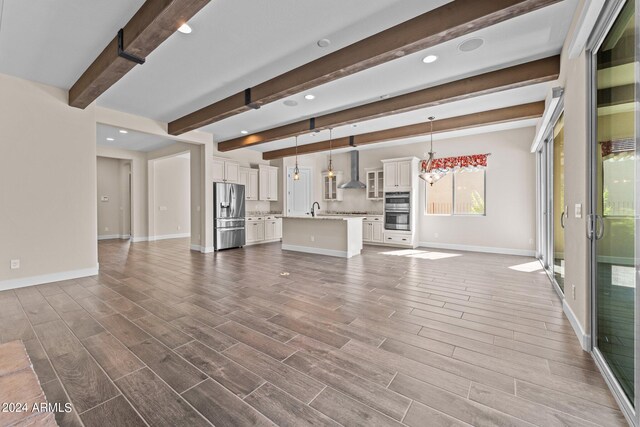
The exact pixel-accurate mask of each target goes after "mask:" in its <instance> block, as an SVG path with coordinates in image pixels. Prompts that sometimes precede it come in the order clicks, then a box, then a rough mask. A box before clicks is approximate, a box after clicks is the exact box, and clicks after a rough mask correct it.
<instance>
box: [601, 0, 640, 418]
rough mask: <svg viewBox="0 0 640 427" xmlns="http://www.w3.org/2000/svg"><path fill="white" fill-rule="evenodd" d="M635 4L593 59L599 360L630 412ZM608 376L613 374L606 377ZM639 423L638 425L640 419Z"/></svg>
mask: <svg viewBox="0 0 640 427" xmlns="http://www.w3.org/2000/svg"><path fill="white" fill-rule="evenodd" d="M634 3H635V2H634V1H627V2H626V3H625V5H624V6H623V8H622V9H621V11H620V13H619V14H618V15H617V17H616V18H615V21H614V23H613V26H612V27H611V28H610V29H609V30H608V32H607V34H606V35H605V37H604V39H603V40H602V43H601V44H600V46H599V47H598V48H597V50H596V51H595V54H594V56H593V58H592V62H593V67H594V70H593V71H594V73H593V75H594V79H595V81H594V89H593V93H594V95H595V96H594V102H593V103H594V105H593V108H594V111H593V116H592V117H593V118H594V122H595V130H594V138H593V145H592V147H591V149H592V151H591V153H592V167H591V175H592V179H591V182H592V206H591V212H592V214H591V215H590V218H589V224H590V227H589V237H590V238H591V241H592V269H593V271H592V281H593V283H594V287H593V288H594V299H595V302H594V318H595V322H594V324H593V329H594V337H595V340H594V347H595V349H594V353H595V354H596V360H598V361H600V360H604V363H605V364H606V365H607V367H608V371H609V372H607V373H606V375H608V376H612V377H613V378H612V379H613V382H614V383H615V384H617V388H616V389H615V390H614V391H615V392H616V394H618V395H619V397H620V398H621V400H623V401H626V402H627V403H626V406H627V407H632V408H633V407H635V406H636V368H635V363H636V357H637V355H636V351H635V347H636V336H637V331H636V327H635V317H636V305H637V301H636V299H637V295H636V277H637V273H636V249H635V247H636V245H637V243H636V241H637V239H636V233H637V230H636V218H637V217H636V203H637V197H636V193H637V189H636V182H637V179H638V174H637V172H638V171H637V166H636V164H637V161H638V160H637V159H638V153H637V144H636V142H637V138H638V130H637V123H638V117H639V116H638V106H637V105H638V104H637V100H638V95H637V93H636V90H637V87H638V83H639V82H638V77H637V74H636V73H637V70H638V63H637V58H636V56H635V55H636V52H635V50H636V45H637V37H638V35H637V33H636V31H635V25H636V23H635V13H636V12H635V4H634ZM605 371H606V370H605ZM636 421H637V419H636Z"/></svg>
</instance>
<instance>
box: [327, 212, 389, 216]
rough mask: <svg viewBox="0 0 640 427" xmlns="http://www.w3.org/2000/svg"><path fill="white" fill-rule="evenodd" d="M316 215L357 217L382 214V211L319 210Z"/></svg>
mask: <svg viewBox="0 0 640 427" xmlns="http://www.w3.org/2000/svg"><path fill="white" fill-rule="evenodd" d="M318 215H319V216H346V217H352V216H358V217H367V216H384V214H383V213H382V212H366V213H362V212H358V213H337V212H320V213H319V214H318Z"/></svg>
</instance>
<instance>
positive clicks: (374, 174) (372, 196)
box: [365, 169, 384, 200]
mask: <svg viewBox="0 0 640 427" xmlns="http://www.w3.org/2000/svg"><path fill="white" fill-rule="evenodd" d="M365 171H366V175H367V181H366V184H367V200H382V199H383V197H384V172H383V171H382V169H365Z"/></svg>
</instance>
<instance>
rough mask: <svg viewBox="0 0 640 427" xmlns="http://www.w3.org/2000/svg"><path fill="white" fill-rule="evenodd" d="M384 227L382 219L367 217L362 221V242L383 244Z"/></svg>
mask: <svg viewBox="0 0 640 427" xmlns="http://www.w3.org/2000/svg"><path fill="white" fill-rule="evenodd" d="M383 235H384V226H383V218H382V217H367V218H365V219H364V220H362V241H363V242H365V243H383V242H384V237H383Z"/></svg>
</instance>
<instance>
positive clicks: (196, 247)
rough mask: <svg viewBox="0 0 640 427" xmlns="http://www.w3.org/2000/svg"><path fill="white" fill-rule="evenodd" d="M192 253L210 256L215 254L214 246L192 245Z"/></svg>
mask: <svg viewBox="0 0 640 427" xmlns="http://www.w3.org/2000/svg"><path fill="white" fill-rule="evenodd" d="M190 248H191V250H192V251H196V252H200V253H203V254H209V253H211V252H213V246H211V247H208V248H207V247H204V246H200V245H191V246H190Z"/></svg>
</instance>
